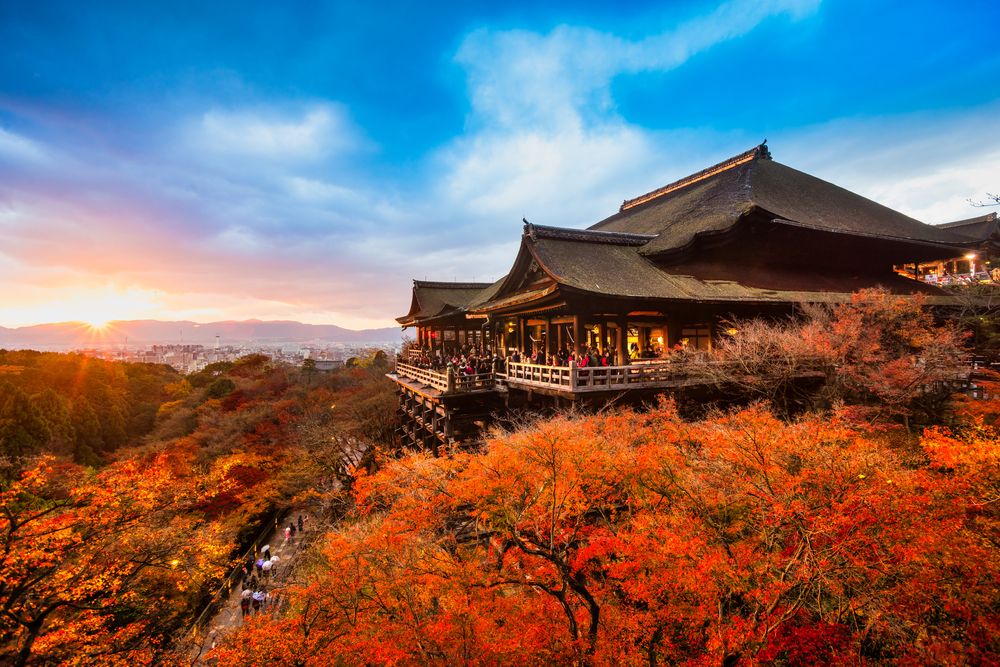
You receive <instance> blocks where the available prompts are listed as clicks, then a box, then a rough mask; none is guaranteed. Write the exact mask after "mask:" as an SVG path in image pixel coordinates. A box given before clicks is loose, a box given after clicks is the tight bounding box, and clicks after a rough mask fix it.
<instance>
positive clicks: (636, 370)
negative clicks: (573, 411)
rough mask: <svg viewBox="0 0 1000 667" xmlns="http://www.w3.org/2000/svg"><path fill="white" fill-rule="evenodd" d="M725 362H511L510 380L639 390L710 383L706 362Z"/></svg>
mask: <svg viewBox="0 0 1000 667" xmlns="http://www.w3.org/2000/svg"><path fill="white" fill-rule="evenodd" d="M720 363H722V362H711V361H708V362H706V361H704V360H698V361H693V362H685V361H659V362H639V363H635V364H632V365H630V366H590V367H584V368H577V367H576V366H536V365H535V364H523V363H513V362H511V363H509V364H508V365H507V382H508V384H510V385H514V386H516V385H527V386H536V387H547V388H553V389H564V390H567V391H573V392H576V391H608V390H619V389H639V388H642V387H644V386H665V385H682V384H687V383H694V382H698V381H704V382H709V381H711V380H712V378H713V377H714V376H715V375H714V374H713V373H710V372H708V369H707V368H706V364H712V365H718V364H720Z"/></svg>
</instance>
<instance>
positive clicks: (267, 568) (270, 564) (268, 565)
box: [262, 559, 274, 581]
mask: <svg viewBox="0 0 1000 667" xmlns="http://www.w3.org/2000/svg"><path fill="white" fill-rule="evenodd" d="M272 568H274V560H273V559H271V560H266V561H264V566H263V568H262V569H263V571H264V581H271V570H272Z"/></svg>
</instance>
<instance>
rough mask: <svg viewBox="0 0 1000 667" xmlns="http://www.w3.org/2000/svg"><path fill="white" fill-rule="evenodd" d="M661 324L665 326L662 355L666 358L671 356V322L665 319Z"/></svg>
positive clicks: (661, 346) (661, 347)
mask: <svg viewBox="0 0 1000 667" xmlns="http://www.w3.org/2000/svg"><path fill="white" fill-rule="evenodd" d="M661 326H662V327H663V344H662V345H660V356H661V357H663V358H666V357H668V356H670V323H669V322H667V321H666V320H664V321H663V324H662V325H661Z"/></svg>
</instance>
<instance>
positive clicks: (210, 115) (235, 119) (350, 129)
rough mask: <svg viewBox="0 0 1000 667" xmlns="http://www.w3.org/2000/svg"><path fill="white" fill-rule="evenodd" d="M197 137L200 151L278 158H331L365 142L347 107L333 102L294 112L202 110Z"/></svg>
mask: <svg viewBox="0 0 1000 667" xmlns="http://www.w3.org/2000/svg"><path fill="white" fill-rule="evenodd" d="M192 139H193V142H192V147H193V148H195V149H196V150H199V151H208V152H215V153H220V154H223V155H226V156H247V157H253V158H264V159H276V160H315V159H328V158H330V157H331V156H333V155H334V154H336V153H340V152H343V151H345V150H349V149H354V148H357V147H358V146H360V145H361V144H362V139H361V136H360V132H359V130H358V129H357V128H355V127H354V126H353V124H352V123H351V121H350V119H349V117H348V114H347V113H346V111H345V110H344V109H343V107H341V106H340V105H335V104H330V103H325V104H322V105H312V106H310V107H309V108H307V109H304V110H303V111H301V112H299V113H294V114H288V113H287V112H286V113H282V112H279V111H275V110H266V109H254V110H218V109H213V110H211V111H207V112H205V113H204V114H203V115H202V116H201V119H200V122H199V123H198V124H197V125H196V126H195V131H194V132H193V136H192Z"/></svg>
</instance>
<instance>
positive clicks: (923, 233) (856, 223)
mask: <svg viewBox="0 0 1000 667" xmlns="http://www.w3.org/2000/svg"><path fill="white" fill-rule="evenodd" d="M761 149H764V147H763V146H759V147H757V149H753V150H751V151H747V152H746V153H742V154H740V155H738V156H736V157H734V158H731V159H730V160H727V161H725V162H722V163H719V164H718V165H716V166H714V167H711V168H709V169H707V170H704V171H702V172H699V173H697V174H694V175H692V176H689V177H687V178H685V179H682V180H680V181H677V182H676V183H673V184H671V185H669V186H666V187H664V188H660V189H659V190H654V191H653V192H651V193H648V194H647V195H643V196H642V197H639V198H637V199H633V200H630V201H626V202H625V204H623V205H622V209H621V210H620V211H619V212H618V213H616V214H615V215H613V216H611V217H609V218H606V219H605V220H602V221H601V222H598V223H597V224H596V225H594V226H592V227H591V228H590V229H591V230H599V231H610V232H625V233H638V234H655V235H656V238H655V239H653V240H651V241H650V242H649V243H648V244H646V246H645V247H644V248H643V251H642V252H643V253H644V254H648V255H655V254H659V253H666V252H671V251H676V250H679V249H683V248H684V247H686V246H688V245H689V244H690V243H691V242H692V241H693V240H694V239H695V238H696V237H697V236H700V235H711V234H721V233H725V232H728V231H729V230H730V229H732V228H733V226H735V225H736V223H737V222H738V221H739V220H740V219H741V218H743V217H744V216H746V215H747V214H749V213H751V212H752V211H759V212H761V213H762V214H764V215H765V216H769V217H770V218H771V219H772V220H774V221H775V222H778V223H779V224H789V225H796V226H801V227H808V228H811V229H818V230H823V231H830V232H836V233H841V234H850V235H855V236H862V237H873V238H882V239H890V240H898V241H903V242H911V243H930V244H941V245H944V246H949V245H950V246H955V245H959V246H960V245H963V244H964V243H967V241H968V240H967V239H966V238H963V237H961V236H959V235H957V234H955V233H953V232H951V231H949V230H946V229H942V228H940V227H934V226H932V225H926V224H924V223H922V222H920V221H918V220H914V219H913V218H910V217H909V216H906V215H904V214H902V213H899V212H898V211H894V210H892V209H890V208H887V207H885V206H882V205H881V204H878V203H876V202H873V201H871V200H870V199H866V198H865V197H862V196H861V195H858V194H855V193H853V192H850V191H849V190H845V189H844V188H841V187H839V186H836V185H833V184H832V183H827V182H826V181H823V180H821V179H818V178H816V177H814V176H810V175H809V174H806V173H803V172H801V171H798V170H797V169H792V168H791V167H787V166H785V165H783V164H780V163H778V162H774V161H773V160H771V159H770V154H769V153H767V151H766V149H764V150H761Z"/></svg>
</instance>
